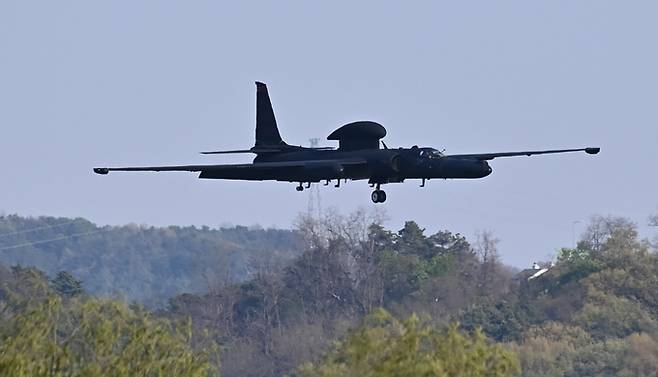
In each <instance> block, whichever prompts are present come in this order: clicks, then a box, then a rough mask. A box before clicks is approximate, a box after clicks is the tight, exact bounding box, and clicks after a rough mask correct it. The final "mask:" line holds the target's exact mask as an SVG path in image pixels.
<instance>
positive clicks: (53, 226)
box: [0, 219, 83, 238]
mask: <svg viewBox="0 0 658 377" xmlns="http://www.w3.org/2000/svg"><path fill="white" fill-rule="evenodd" d="M79 221H83V220H81V219H77V220H71V221H66V222H63V223H59V224H54V225H45V226H40V227H37V228H32V229H25V230H19V231H17V232H11V233H5V234H0V238H2V237H9V236H14V235H17V234H23V233H29V232H36V231H38V230H44V229H51V228H57V227H60V226H64V225H70V224H73V223H76V222H79Z"/></svg>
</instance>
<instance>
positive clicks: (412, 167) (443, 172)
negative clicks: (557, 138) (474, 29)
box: [94, 82, 600, 203]
mask: <svg viewBox="0 0 658 377" xmlns="http://www.w3.org/2000/svg"><path fill="white" fill-rule="evenodd" d="M384 136H386V129H384V127H383V126H382V125H380V124H378V123H375V122H371V121H359V122H353V123H349V124H346V125H344V126H342V127H340V128H338V129H337V130H335V131H334V132H332V133H331V135H329V136H328V137H327V140H338V148H337V149H336V148H332V147H320V148H307V147H302V146H294V145H289V144H287V143H286V142H284V141H283V139H281V135H280V134H279V129H278V127H277V124H276V119H275V117H274V111H273V110H272V104H271V102H270V97H269V94H268V92H267V86H266V85H265V84H263V83H261V82H256V144H255V145H254V146H253V147H252V148H251V149H245V150H229V151H214V152H201V153H202V154H224V153H254V154H255V155H256V158H254V160H253V163H251V164H230V165H226V164H225V165H180V166H139V167H119V168H94V172H96V173H98V174H107V173H109V172H110V171H157V172H159V171H190V172H200V174H199V178H206V179H237V180H250V181H265V180H276V181H286V182H298V183H299V185H298V186H297V187H296V189H297V191H303V190H304V183H306V187H307V188H309V187H310V186H311V183H316V182H321V181H324V182H325V185H328V184H329V182H331V181H336V184H335V187H340V182H341V180H345V181H347V180H348V179H351V180H362V179H367V180H368V183H369V184H370V186H371V187H375V190H374V191H373V192H372V195H371V198H372V201H373V202H375V203H383V202H384V201H386V193H385V192H384V190H382V189H381V185H383V184H386V183H396V182H404V180H406V179H420V180H422V183H421V187H424V186H425V181H426V180H429V179H433V178H437V179H438V178H441V179H452V178H483V177H486V176H488V175H489V174H491V167H490V166H489V164H488V163H487V161H489V160H493V159H494V158H497V157H510V156H531V155H535V154H549V153H564V152H578V151H584V152H586V153H588V154H597V153H599V151H600V148H594V147H590V148H578V149H557V150H539V151H522V152H503V153H479V154H457V155H445V154H443V153H442V152H440V151H438V150H436V149H434V148H427V147H423V148H420V147H418V146H415V145H414V146H413V147H411V148H398V149H392V148H388V147H387V146H386V144H384V142H383V141H381V143H380V140H381V139H382V138H383V137H384ZM380 144H381V145H382V146H383V149H382V148H380Z"/></svg>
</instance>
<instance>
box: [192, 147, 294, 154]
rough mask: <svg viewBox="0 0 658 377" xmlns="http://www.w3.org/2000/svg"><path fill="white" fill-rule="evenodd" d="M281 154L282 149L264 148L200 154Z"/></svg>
mask: <svg viewBox="0 0 658 377" xmlns="http://www.w3.org/2000/svg"><path fill="white" fill-rule="evenodd" d="M274 152H281V149H264V148H252V149H238V150H234V151H207V152H199V153H201V154H230V153H274Z"/></svg>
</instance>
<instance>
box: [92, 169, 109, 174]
mask: <svg viewBox="0 0 658 377" xmlns="http://www.w3.org/2000/svg"><path fill="white" fill-rule="evenodd" d="M109 172H110V169H108V168H94V173H96V174H102V175H105V174H107V173H109Z"/></svg>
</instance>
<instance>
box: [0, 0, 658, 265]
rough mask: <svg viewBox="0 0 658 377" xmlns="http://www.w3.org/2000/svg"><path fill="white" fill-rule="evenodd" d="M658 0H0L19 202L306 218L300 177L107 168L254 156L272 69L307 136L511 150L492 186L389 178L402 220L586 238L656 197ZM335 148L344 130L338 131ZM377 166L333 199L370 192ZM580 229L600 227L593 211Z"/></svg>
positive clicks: (212, 219)
mask: <svg viewBox="0 0 658 377" xmlns="http://www.w3.org/2000/svg"><path fill="white" fill-rule="evenodd" d="M657 19H658V3H656V2H654V1H646V2H639V1H638V2H620V1H546V2H528V1H504V2H496V1H487V2H470V1H459V2H456V1H450V2H439V1H432V2H382V1H372V2H353V1H348V2H339V1H332V2H324V3H322V4H320V3H319V2H301V1H299V2H289V1H276V2H265V3H257V2H251V1H244V2H231V3H230V4H229V2H218V1H177V2H174V1H106V2H97V1H57V2H53V1H43V2H33V1H25V0H21V1H13V0H4V1H2V2H0V130H1V131H2V133H1V135H2V136H1V137H0V159H1V161H2V165H0V166H1V167H0V172H1V175H2V178H1V181H0V210H2V211H4V212H5V213H19V214H22V215H42V214H45V215H56V216H84V217H87V218H89V219H91V220H93V221H96V222H99V223H101V224H123V223H128V222H135V223H147V224H154V225H166V224H179V225H187V224H197V225H201V224H208V225H210V226H216V225H219V224H223V223H233V224H245V225H249V224H256V223H258V224H261V225H263V226H266V227H267V226H271V225H274V226H278V227H290V226H292V223H293V220H294V218H295V217H296V215H297V213H298V212H299V211H304V210H305V209H306V208H307V201H308V192H306V191H305V192H304V193H301V194H300V193H297V192H295V191H294V186H293V185H292V184H286V183H276V182H267V183H253V182H230V181H229V182H223V181H202V180H198V179H196V176H195V175H194V174H192V173H190V174H185V173H171V174H166V173H160V174H155V173H144V174H110V175H109V176H97V175H95V174H93V173H92V172H91V167H93V166H98V165H141V164H145V165H149V164H181V163H202V162H203V163H223V162H234V161H248V160H249V159H250V158H251V156H230V157H227V156H206V157H203V156H199V155H198V154H197V152H198V151H201V150H213V149H234V148H243V147H250V146H251V145H252V144H253V132H254V129H253V128H254V116H255V115H254V107H255V104H254V101H255V99H254V93H255V87H254V84H253V82H254V81H255V80H261V81H264V82H266V83H267V84H268V86H269V88H270V94H271V97H272V101H273V103H274V110H275V112H276V115H277V118H278V122H279V126H280V130H281V133H282V135H283V137H284V139H285V140H286V141H288V142H289V143H291V144H304V145H307V144H308V139H309V138H312V137H320V138H322V139H323V140H324V138H325V137H326V136H327V135H328V134H329V133H330V132H331V131H332V130H333V129H335V128H336V127H338V126H340V125H342V124H344V123H347V122H350V121H354V120H362V119H371V120H375V121H378V122H380V123H382V124H383V125H384V126H385V127H386V128H387V129H388V136H387V137H386V138H385V139H384V140H385V142H386V143H387V144H388V145H389V146H390V147H397V146H411V145H413V144H419V145H427V146H434V147H437V148H446V149H447V152H448V153H470V152H494V151H512V150H523V149H528V148H532V149H534V148H554V147H555V148H563V147H584V146H601V147H602V148H603V150H602V152H601V154H600V155H598V156H595V157H593V156H589V155H585V154H571V155H562V156H545V157H532V158H525V157H523V158H515V159H514V158H512V159H497V160H495V161H493V162H492V167H493V169H494V173H493V174H492V175H491V176H489V177H487V178H485V179H482V180H478V181H432V182H430V183H429V184H428V186H427V187H425V188H424V189H421V188H419V187H417V186H418V185H417V183H416V182H411V181H410V182H407V183H405V184H402V185H400V184H393V185H388V186H386V190H387V192H388V197H389V199H388V201H387V202H386V204H385V205H383V206H381V207H384V208H386V210H387V212H388V216H389V218H390V220H389V221H388V223H387V225H388V226H389V227H391V228H393V229H398V228H399V227H401V225H402V223H403V222H404V220H407V219H414V220H416V221H418V222H419V223H420V224H421V225H422V226H424V227H426V228H427V230H428V232H435V231H437V230H439V229H449V230H451V231H454V232H461V233H463V234H466V235H467V236H472V235H473V234H474V233H475V232H476V231H478V230H485V229H486V230H491V231H493V232H494V233H495V234H496V235H497V236H498V237H499V238H501V244H500V250H501V252H502V254H503V257H504V259H505V261H506V262H508V263H511V264H514V265H517V266H525V265H528V264H529V263H530V262H532V261H533V260H535V259H544V258H545V257H546V256H547V255H549V254H551V253H553V252H554V250H555V249H556V248H558V247H560V246H569V245H570V244H571V242H572V230H573V221H574V220H581V221H583V222H585V221H586V220H587V218H588V217H589V216H590V215H592V214H615V215H621V216H626V217H629V218H631V219H633V220H635V221H637V222H638V223H640V225H642V227H641V229H642V231H643V233H644V234H646V235H649V234H651V232H650V230H649V229H648V228H646V227H645V226H643V225H644V224H645V223H646V218H647V216H648V215H649V214H651V213H654V212H658V199H657V196H656V186H657V183H658V178H657V177H658V174H657V173H656V171H657V170H658V168H657V167H656V165H657V162H658V73H657V71H656V70H657V68H656V67H658V48H657V47H656V46H658V41H657V40H658V38H657V37H658V22H656V20H657ZM325 145H331V143H330V142H326V143H325ZM369 193H370V188H369V187H368V186H367V185H366V183H365V182H350V183H348V184H347V185H345V186H344V187H342V188H341V189H340V190H336V189H333V188H326V187H323V188H322V190H321V194H322V204H323V206H325V207H329V206H335V207H340V208H341V210H342V211H344V212H349V211H352V210H354V209H356V208H358V207H359V206H363V207H365V208H372V207H374V205H373V204H372V203H371V202H370V199H369ZM576 226H577V227H579V228H578V229H577V230H578V231H580V230H582V229H580V228H582V225H581V224H577V225H576Z"/></svg>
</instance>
